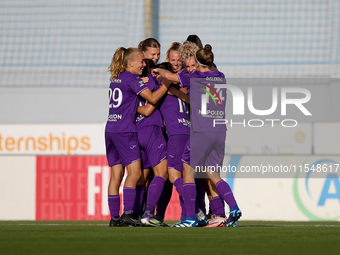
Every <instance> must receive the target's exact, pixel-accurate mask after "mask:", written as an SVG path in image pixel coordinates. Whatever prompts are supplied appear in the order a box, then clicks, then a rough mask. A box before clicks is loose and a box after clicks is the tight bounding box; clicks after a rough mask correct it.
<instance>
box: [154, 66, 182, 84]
mask: <svg viewBox="0 0 340 255" xmlns="http://www.w3.org/2000/svg"><path fill="white" fill-rule="evenodd" d="M152 72H153V73H154V74H156V75H160V76H162V77H164V78H165V79H167V80H169V81H171V82H177V83H179V79H178V76H177V74H175V73H172V72H170V71H168V70H165V69H162V68H155V69H153V70H152Z"/></svg>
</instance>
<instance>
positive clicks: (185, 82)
mask: <svg viewBox="0 0 340 255" xmlns="http://www.w3.org/2000/svg"><path fill="white" fill-rule="evenodd" d="M177 77H178V80H179V86H180V87H186V88H189V87H190V75H189V74H188V73H184V72H180V73H178V74H177Z"/></svg>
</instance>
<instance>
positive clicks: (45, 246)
mask: <svg viewBox="0 0 340 255" xmlns="http://www.w3.org/2000/svg"><path fill="white" fill-rule="evenodd" d="M339 240H340V222H269V221H268V222H267V221H261V222H255V221H240V222H239V224H238V225H237V227H235V228H160V227H158V228H132V227H119V228H110V227H108V222H103V221H91V222H89V221H86V222H84V221H0V254H1V255H10V254H20V255H27V254H39V255H40V254H49V255H54V254H82V255H86V254H99V255H103V254H110V255H123V254H136V255H143V254H148V255H156V254H176V255H180V254H185V255H189V254H195V255H197V254H207V255H213V254H218V255H219V254H233V255H239V254H285V255H292V254H301V255H303V254H318V255H320V254H327V255H328V254H340V243H339Z"/></svg>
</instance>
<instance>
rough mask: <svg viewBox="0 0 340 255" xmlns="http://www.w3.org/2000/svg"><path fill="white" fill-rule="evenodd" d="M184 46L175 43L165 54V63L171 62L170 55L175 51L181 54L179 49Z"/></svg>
mask: <svg viewBox="0 0 340 255" xmlns="http://www.w3.org/2000/svg"><path fill="white" fill-rule="evenodd" d="M181 45H182V44H181V43H179V42H173V43H172V44H171V45H170V47H169V49H168V51H167V52H166V54H165V62H169V54H170V51H172V50H174V51H178V52H179V47H180V46H181Z"/></svg>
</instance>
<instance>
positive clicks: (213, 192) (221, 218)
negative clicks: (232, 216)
mask: <svg viewBox="0 0 340 255" xmlns="http://www.w3.org/2000/svg"><path fill="white" fill-rule="evenodd" d="M202 182H203V186H204V188H205V190H207V194H208V199H209V207H210V209H211V215H210V217H209V218H208V222H207V225H206V227H224V225H225V223H226V220H227V219H226V217H225V210H224V200H223V199H222V198H221V197H220V195H219V194H218V191H217V189H216V187H215V186H214V185H212V184H211V181H210V180H209V179H202Z"/></svg>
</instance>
